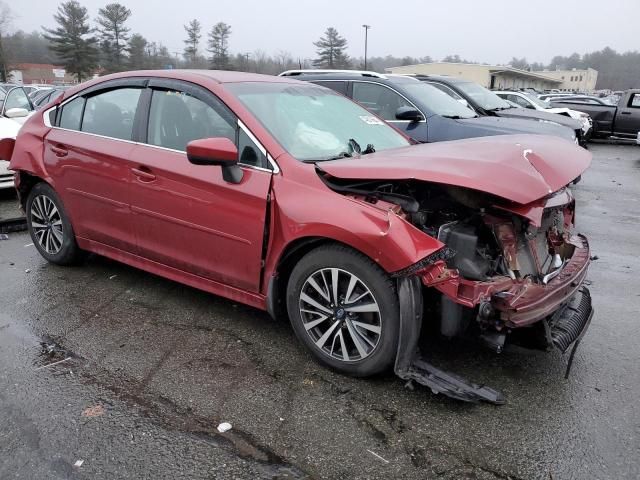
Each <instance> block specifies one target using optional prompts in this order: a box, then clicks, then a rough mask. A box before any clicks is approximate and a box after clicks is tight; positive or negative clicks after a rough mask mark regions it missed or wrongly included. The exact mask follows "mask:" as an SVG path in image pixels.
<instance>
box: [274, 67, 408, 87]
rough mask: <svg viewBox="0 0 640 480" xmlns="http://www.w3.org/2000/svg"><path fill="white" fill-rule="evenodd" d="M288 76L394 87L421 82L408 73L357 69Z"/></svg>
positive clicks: (309, 80) (291, 76) (312, 80)
mask: <svg viewBox="0 0 640 480" xmlns="http://www.w3.org/2000/svg"><path fill="white" fill-rule="evenodd" d="M285 73H286V72H285ZM281 75H282V74H281ZM286 78H296V79H299V80H304V81H308V82H319V81H323V80H324V81H327V80H328V81H336V80H344V81H352V82H353V81H364V82H375V83H380V84H383V85H392V86H394V87H397V86H399V85H402V84H407V83H414V82H419V80H418V79H416V78H414V77H412V76H408V75H392V74H385V75H382V74H375V75H370V74H369V72H357V71H354V72H349V71H335V72H332V71H324V72H319V73H312V71H309V72H304V73H295V74H291V75H287V76H286Z"/></svg>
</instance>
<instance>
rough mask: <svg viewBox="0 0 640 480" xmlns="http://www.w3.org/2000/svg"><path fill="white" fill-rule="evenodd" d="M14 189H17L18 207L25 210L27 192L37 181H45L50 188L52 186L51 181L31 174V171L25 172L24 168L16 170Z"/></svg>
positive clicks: (29, 191)
mask: <svg viewBox="0 0 640 480" xmlns="http://www.w3.org/2000/svg"><path fill="white" fill-rule="evenodd" d="M16 175H17V178H16V190H17V191H18V200H19V202H20V207H22V210H24V211H26V210H27V198H28V197H29V193H31V190H33V187H35V186H36V185H37V184H38V183H46V184H47V185H49V186H50V187H51V188H54V187H53V185H52V184H51V182H48V181H47V180H46V179H44V178H42V177H39V176H37V175H33V174H32V173H29V172H26V171H24V170H18V171H17V172H16Z"/></svg>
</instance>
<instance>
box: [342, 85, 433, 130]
mask: <svg viewBox="0 0 640 480" xmlns="http://www.w3.org/2000/svg"><path fill="white" fill-rule="evenodd" d="M352 97H353V100H355V101H356V102H358V103H359V104H360V105H362V106H363V107H364V108H366V109H367V110H369V111H370V112H372V113H375V114H376V115H378V116H379V117H381V118H382V119H383V120H384V121H386V122H387V123H389V124H391V125H392V126H394V127H396V128H397V129H398V130H400V131H402V132H403V133H404V134H406V135H408V136H410V137H412V138H413V139H414V140H417V141H419V142H427V141H428V138H427V129H426V128H423V127H425V126H426V121H425V120H421V121H420V122H411V121H409V120H398V119H397V118H396V112H397V111H398V109H399V108H400V107H410V108H414V109H417V107H416V106H415V105H413V104H412V103H411V102H409V100H407V99H406V98H404V97H403V96H402V95H400V94H399V93H398V92H396V91H395V90H393V89H391V88H389V87H387V86H385V85H381V84H378V83H371V82H359V81H354V82H353V93H352Z"/></svg>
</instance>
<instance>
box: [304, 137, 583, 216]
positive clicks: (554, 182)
mask: <svg viewBox="0 0 640 480" xmlns="http://www.w3.org/2000/svg"><path fill="white" fill-rule="evenodd" d="M590 164H591V154H590V153H589V152H588V151H586V150H585V149H583V148H580V147H577V146H576V145H575V144H573V143H571V142H568V141H566V140H563V139H560V138H556V137H547V136H542V135H501V136H496V137H485V138H473V139H469V140H458V141H454V142H438V143H431V144H421V145H415V146H411V147H405V148H399V149H392V150H385V151H382V152H377V153H372V154H369V155H363V156H361V157H357V158H345V159H340V160H331V161H326V162H319V163H317V168H318V169H319V170H320V171H322V172H325V173H327V174H329V175H331V176H332V177H335V178H341V179H350V180H355V179H361V180H411V179H415V180H421V181H425V182H434V183H440V184H446V185H454V186H459V187H465V188H470V189H473V190H478V191H482V192H486V193H489V194H492V195H496V196H498V197H502V198H504V199H506V200H509V201H512V202H515V203H518V204H522V205H526V204H529V203H531V202H534V201H536V200H539V199H540V198H543V197H546V196H547V195H549V194H550V193H553V192H555V191H557V190H560V189H561V188H562V187H564V186H566V185H567V184H569V183H570V182H571V181H573V180H575V179H576V178H577V177H578V176H580V175H582V173H583V172H584V171H585V170H586V169H587V168H588V167H589V165H590Z"/></svg>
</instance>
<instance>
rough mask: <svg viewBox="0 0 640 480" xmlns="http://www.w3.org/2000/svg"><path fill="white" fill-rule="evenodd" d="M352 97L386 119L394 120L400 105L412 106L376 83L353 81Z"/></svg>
mask: <svg viewBox="0 0 640 480" xmlns="http://www.w3.org/2000/svg"><path fill="white" fill-rule="evenodd" d="M353 99H354V100H355V101H356V102H358V103H359V104H360V105H362V106H363V107H365V108H366V109H367V110H370V111H372V112H373V113H376V114H377V115H379V116H381V117H382V118H383V119H385V120H387V121H394V120H396V112H397V111H398V109H399V108H400V107H405V106H406V107H412V105H411V104H410V103H409V102H407V101H406V100H405V99H404V98H402V97H401V96H400V95H398V94H397V93H396V92H394V91H393V90H391V89H390V88H387V87H385V86H383V85H378V84H376V83H364V82H353Z"/></svg>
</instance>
